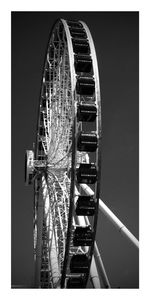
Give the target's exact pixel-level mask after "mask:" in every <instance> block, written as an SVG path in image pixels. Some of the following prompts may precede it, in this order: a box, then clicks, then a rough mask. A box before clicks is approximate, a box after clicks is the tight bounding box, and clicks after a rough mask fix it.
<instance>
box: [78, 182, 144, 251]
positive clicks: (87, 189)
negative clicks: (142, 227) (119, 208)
mask: <svg viewBox="0 0 150 300" xmlns="http://www.w3.org/2000/svg"><path fill="white" fill-rule="evenodd" d="M81 187H82V189H83V190H84V191H85V193H86V194H87V195H93V194H94V192H93V191H92V189H91V188H90V187H89V186H88V185H86V184H81ZM99 209H100V210H101V211H102V212H103V214H104V215H105V216H106V217H107V218H108V219H109V220H110V221H111V222H112V224H113V225H114V226H115V227H116V228H117V229H118V231H119V232H120V233H121V234H122V235H123V236H124V237H126V238H127V239H128V240H129V241H130V242H131V243H132V245H134V246H135V247H136V248H139V241H138V240H137V238H136V237H135V236H134V235H133V234H132V233H131V232H130V231H129V230H128V229H127V227H126V226H125V225H124V224H123V223H122V222H121V221H120V220H119V219H118V218H117V217H116V216H115V214H114V213H113V212H112V211H111V210H110V209H109V208H108V207H107V206H106V204H104V202H103V201H102V200H101V199H99Z"/></svg>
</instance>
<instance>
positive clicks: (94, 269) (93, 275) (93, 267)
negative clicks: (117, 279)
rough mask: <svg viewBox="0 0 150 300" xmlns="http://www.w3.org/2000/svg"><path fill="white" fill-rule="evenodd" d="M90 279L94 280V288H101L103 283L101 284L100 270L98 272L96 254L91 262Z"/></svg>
mask: <svg viewBox="0 0 150 300" xmlns="http://www.w3.org/2000/svg"><path fill="white" fill-rule="evenodd" d="M90 279H91V281H92V284H93V286H94V289H100V288H101V284H100V280H99V275H98V272H97V267H96V263H95V258H94V255H93V257H92V262H91V268H90Z"/></svg>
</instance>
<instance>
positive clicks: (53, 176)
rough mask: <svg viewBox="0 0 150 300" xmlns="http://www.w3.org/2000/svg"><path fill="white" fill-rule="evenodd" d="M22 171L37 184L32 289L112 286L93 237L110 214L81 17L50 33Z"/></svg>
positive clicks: (94, 67)
mask: <svg viewBox="0 0 150 300" xmlns="http://www.w3.org/2000/svg"><path fill="white" fill-rule="evenodd" d="M25 170H26V175H25V178H26V184H27V185H28V184H32V183H33V184H34V262H35V287H37V288H86V286H87V282H88V278H89V276H90V278H91V281H92V284H93V287H94V288H100V287H101V282H100V277H101V278H102V280H103V282H104V285H105V287H110V283H109V280H108V277H107V275H106V271H105V268H104V265H103V262H102V259H101V256H100V252H99V250H98V247H97V244H96V240H95V237H96V227H97V221H98V211H99V207H100V206H101V209H102V210H103V211H104V212H105V214H108V211H107V208H106V207H105V206H104V204H103V203H102V202H101V203H100V200H99V199H100V174H101V172H100V171H101V101H100V85H99V72H98V64H97V58H96V52H95V47H94V43H93V40H92V36H91V33H90V31H89V29H88V27H87V25H86V24H85V23H84V22H82V21H71V20H69V21H66V20H63V19H60V20H58V21H57V22H56V23H55V24H54V26H53V29H52V31H51V35H50V40H49V42H48V48H47V53H46V58H45V65H44V71H43V78H42V84H41V94H40V103H39V111H38V121H37V129H36V141H35V145H34V149H33V150H27V151H26V167H25ZM106 211H107V212H106ZM115 221H116V220H115ZM120 226H121V225H120ZM125 234H126V235H130V237H129V238H130V239H131V240H132V241H133V240H134V244H137V241H136V240H135V238H134V237H133V236H132V234H131V233H130V232H129V234H128V233H127V232H126V233H125ZM97 266H99V268H98V267H97ZM99 274H100V275H99Z"/></svg>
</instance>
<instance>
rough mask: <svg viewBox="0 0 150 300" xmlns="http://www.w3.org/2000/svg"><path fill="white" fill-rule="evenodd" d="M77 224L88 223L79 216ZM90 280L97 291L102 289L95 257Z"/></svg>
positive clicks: (83, 224)
mask: <svg viewBox="0 0 150 300" xmlns="http://www.w3.org/2000/svg"><path fill="white" fill-rule="evenodd" d="M76 192H77V190H76ZM77 222H78V224H79V225H80V226H86V221H85V218H84V217H83V216H77ZM85 251H88V247H87V246H85ZM90 278H91V281H92V284H93V286H94V288H95V289H100V288H101V284H100V279H99V275H98V271H97V267H96V263H95V258H94V256H93V257H92V262H91V268H90Z"/></svg>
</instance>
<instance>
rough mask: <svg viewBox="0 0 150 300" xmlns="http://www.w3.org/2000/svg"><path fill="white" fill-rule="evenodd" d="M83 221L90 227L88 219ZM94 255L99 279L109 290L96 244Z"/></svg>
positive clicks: (95, 244)
mask: <svg viewBox="0 0 150 300" xmlns="http://www.w3.org/2000/svg"><path fill="white" fill-rule="evenodd" d="M85 221H86V224H87V225H90V222H89V219H88V217H87V216H86V217H85ZM94 255H95V258H96V260H97V265H98V268H99V274H100V278H101V279H102V281H103V284H104V287H106V288H109V289H110V288H111V286H110V283H109V280H108V277H107V274H106V271H105V267H104V264H103V261H102V258H101V254H100V252H99V249H98V247H97V243H96V242H95V243H94Z"/></svg>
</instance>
